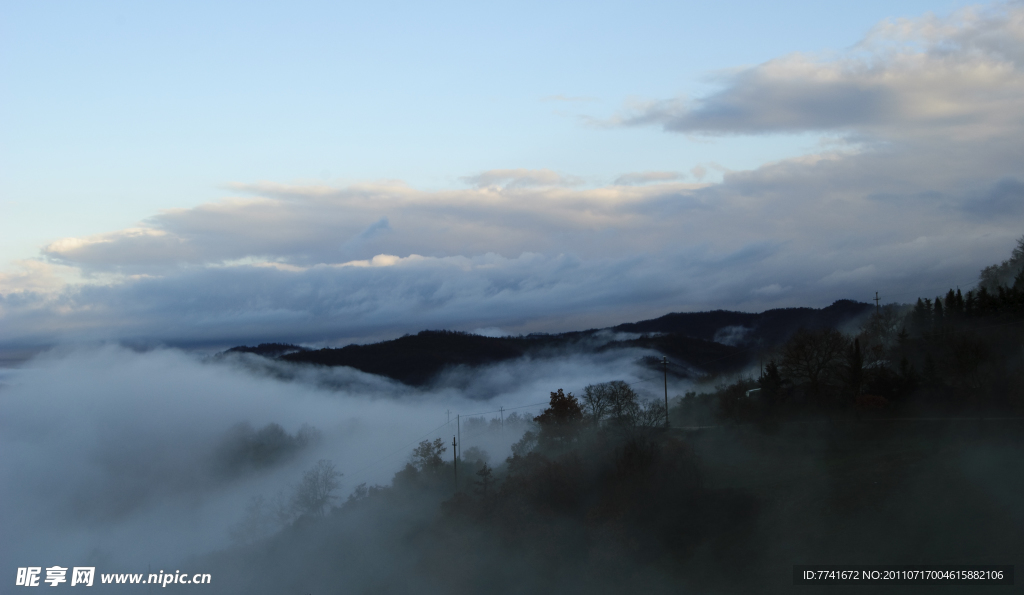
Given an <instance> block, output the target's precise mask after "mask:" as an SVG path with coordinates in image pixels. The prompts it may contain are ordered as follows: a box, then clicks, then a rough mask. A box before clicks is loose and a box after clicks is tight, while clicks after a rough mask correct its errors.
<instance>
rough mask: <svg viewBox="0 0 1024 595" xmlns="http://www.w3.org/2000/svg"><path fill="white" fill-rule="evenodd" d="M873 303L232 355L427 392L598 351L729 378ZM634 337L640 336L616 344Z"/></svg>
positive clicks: (260, 348) (274, 346) (270, 346)
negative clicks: (641, 354) (805, 332)
mask: <svg viewBox="0 0 1024 595" xmlns="http://www.w3.org/2000/svg"><path fill="white" fill-rule="evenodd" d="M871 308H873V306H871V305H870V304H865V303H860V302H854V301H851V300H839V301H837V302H835V303H834V304H832V305H831V306H828V307H827V308H821V309H815V308H783V309H777V310H768V311H765V312H762V313H760V314H750V313H746V312H729V311H726V310H715V311H713V312H693V313H673V314H666V315H665V316H662V317H660V318H655V319H652V320H643V321H640V322H633V323H628V324H620V325H618V326H615V327H612V328H610V329H591V330H586V331H574V332H567V333H557V334H546V333H536V334H531V335H525V336H518V337H484V336H481V335H474V334H470V333H464V332H457V331H446V330H439V331H422V332H420V333H417V334H415V335H406V336H404V337H400V338H398V339H392V340H390V341H382V342H379V343H372V344H369V345H348V346H346V347H341V348H324V349H317V350H312V349H308V348H305V347H301V346H298V345H290V344H285V343H262V344H260V345H257V346H256V347H247V346H239V347H233V348H231V349H228V350H227V351H226V352H225V353H252V354H255V355H260V356H263V357H267V358H271V359H277V360H281V361H287V362H292V363H305V364H315V365H322V366H348V367H351V368H355V369H357V370H361V371H363V372H367V373H369V374H377V375H380V376H386V377H388V378H392V379H394V380H398V381H399V382H402V383H405V384H408V385H410V386H424V385H426V384H429V383H430V382H431V381H433V380H434V379H435V378H436V377H437V375H438V374H439V373H440V372H441V371H442V370H444V369H446V368H452V367H456V366H470V367H473V366H480V365H485V364H493V363H497V362H501V361H507V360H512V359H516V358H519V357H523V356H527V355H529V356H531V357H545V356H550V355H554V354H556V353H559V352H563V351H566V350H572V351H576V352H598V351H607V350H609V349H623V348H645V349H651V350H654V351H657V352H658V353H661V354H663V355H665V356H667V357H669V358H670V359H671V360H673V361H677V362H680V363H685V364H687V365H688V366H692V367H693V368H696V369H699V370H701V371H703V372H726V371H730V370H738V369H741V368H742V367H743V366H745V365H746V364H747V363H748V362H749V360H750V358H751V357H753V355H752V354H750V353H749V349H748V347H749V346H751V345H757V344H760V345H763V346H765V347H770V346H772V345H776V344H778V343H781V342H782V341H785V340H786V339H787V338H788V337H789V335H790V334H792V333H793V332H794V331H796V330H797V329H798V328H800V327H806V328H821V327H833V328H835V327H841V326H843V325H845V324H847V323H849V322H852V321H854V320H855V319H857V318H859V317H860V316H863V315H864V314H867V313H868V312H870V311H871ZM609 332H612V333H630V334H633V335H640V336H639V337H635V336H634V337H628V336H627V337H615V336H614V335H610V334H609Z"/></svg>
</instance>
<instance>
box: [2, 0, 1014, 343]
mask: <svg viewBox="0 0 1024 595" xmlns="http://www.w3.org/2000/svg"><path fill="white" fill-rule="evenodd" d="M1022 57H1024V8H1021V7H1020V5H1018V4H1012V5H999V6H996V7H992V8H989V9H985V10H974V11H963V12H960V13H957V14H956V15H954V16H952V17H950V18H948V19H937V18H934V17H927V18H923V19H919V20H913V21H894V22H885V23H882V24H881V25H879V26H878V27H877V28H876V29H875V30H874V31H872V32H871V33H870V35H868V37H867V38H866V39H865V40H864V41H863V42H862V43H861V44H859V45H858V46H856V47H855V48H852V49H851V50H849V51H848V52H846V53H843V54H839V55H836V56H831V57H810V56H806V55H800V54H794V55H790V56H784V57H781V58H779V59H777V60H773V61H770V62H768V63H765V64H761V65H758V66H755V67H753V68H749V69H746V70H742V71H739V72H737V73H734V74H732V75H731V76H730V77H728V78H725V79H723V87H722V88H721V89H720V90H719V91H718V92H716V93H714V94H712V95H710V96H707V97H704V98H701V99H698V100H692V101H690V100H683V99H678V98H674V99H666V100H663V101H655V102H651V103H648V104H644V105H641V106H639V107H637V108H635V109H633V110H631V111H630V112H629V113H626V114H622V115H620V116H619V117H618V118H617V119H615V120H614V121H613V122H612V123H613V124H616V125H631V126H639V125H657V126H661V127H663V128H665V129H666V130H668V131H670V132H681V133H687V134H706V135H722V134H767V133H788V132H801V133H805V132H814V131H826V132H829V133H830V134H833V135H835V134H838V135H839V136H838V137H836V136H833V137H832V138H831V140H830V143H829V144H823V145H822V146H821V149H820V150H818V151H816V152H813V153H811V154H807V155H804V156H800V157H795V158H792V159H787V160H783V161H780V162H776V163H770V164H766V165H764V166H762V167H760V168H758V169H756V170H751V171H738V172H735V171H734V172H726V173H725V175H724V178H723V180H722V182H720V183H715V184H703V183H687V182H684V181H682V180H684V179H687V178H684V177H683V176H681V175H680V174H678V173H674V172H657V171H655V172H639V173H623V174H620V175H618V176H617V177H616V179H615V183H614V184H611V185H608V186H603V187H589V186H587V185H585V184H581V183H580V180H576V179H574V178H572V177H571V176H567V175H565V174H560V173H556V172H553V171H550V170H525V169H507V170H493V171H488V172H483V173H481V174H477V175H474V176H470V177H467V178H465V179H464V180H463V181H464V182H466V183H467V184H468V185H469V186H470V187H469V188H462V189H452V190H443V191H432V192H427V191H421V190H417V189H415V188H410V187H408V186H406V185H404V184H402V183H400V182H378V183H365V184H355V185H351V186H347V187H342V188H337V187H328V186H303V185H284V184H277V183H270V182H265V183H255V184H244V185H243V184H240V185H235V186H233V187H231V191H233V193H234V196H233V197H231V198H225V199H224V200H221V201H218V202H214V203H209V204H204V205H200V206H198V207H195V208H191V209H173V210H167V211H164V212H161V213H159V214H157V215H155V216H154V217H152V218H150V219H148V220H146V221H143V222H142V223H140V224H139V225H137V226H135V227H133V228H131V229H124V230H119V231H112V232H110V233H106V234H101V235H98V236H91V237H83V238H66V239H62V240H59V241H55V242H53V243H51V244H50V245H48V246H46V247H45V248H44V249H43V258H42V259H41V260H40V261H33V262H30V263H26V266H28V267H29V269H26V270H25V272H24V273H21V274H8V275H7V276H5V277H3V278H0V320H2V321H3V325H4V327H5V334H4V338H3V339H2V341H3V342H4V344H5V345H7V346H17V345H26V344H40V343H49V342H55V341H60V340H68V339H71V340H95V339H118V340H134V341H141V342H147V341H148V342H154V341H155V342H160V341H165V342H174V343H181V344H187V343H190V342H191V343H208V342H218V341H220V342H223V343H231V342H241V341H255V340H290V341H305V342H310V343H316V342H336V341H342V340H350V339H360V338H362V339H368V338H379V337H386V336H392V335H394V334H401V333H404V332H413V331H416V330H419V329H422V328H428V327H434V328H436V327H446V328H457V329H464V330H471V329H474V328H483V327H500V328H502V329H504V330H506V331H510V332H520V331H531V330H564V329H567V328H572V327H574V326H600V325H604V324H613V323H616V322H622V321H625V320H629V319H635V318H639V317H643V316H653V315H657V314H660V313H663V312H665V311H669V310H693V309H703V308H741V309H750V310H757V309H763V308H768V307H774V306H782V305H824V304H827V303H829V302H831V301H832V300H834V299H838V298H854V299H864V300H867V299H869V298H871V297H873V296H874V292H875V291H879V292H880V294H881V295H882V296H883V299H886V300H887V301H888V300H892V301H899V300H901V299H902V300H911V299H914V298H915V297H917V295H918V292H920V293H921V294H924V295H928V294H929V293H932V294H934V293H938V292H940V291H942V292H944V290H945V288H948V287H951V286H955V285H960V286H961V287H964V286H967V285H970V283H971V282H972V281H973V280H974V279H975V278H976V275H977V271H978V270H979V269H980V268H982V267H983V266H986V265H988V264H991V263H993V262H998V261H1000V260H1002V259H1004V258H1006V256H1007V255H1008V254H1009V250H1010V249H1011V248H1012V246H1013V245H1014V240H1015V239H1016V238H1017V237H1019V236H1020V235H1021V233H1022V232H1024V229H1022V226H1021V225H1020V221H1021V215H1024V182H1022V180H1021V174H1020V171H1019V170H1020V164H1021V163H1024V141H1022V140H1021V139H1024V102H1021V101H1020V99H1019V98H1020V97H1022V96H1024V75H1022V72H1021V59H1022ZM692 173H693V176H694V179H696V180H698V181H699V180H701V179H702V178H703V176H704V174H705V173H706V172H705V171H704V170H699V171H698V170H697V169H696V168H695V169H694V170H693V172H692ZM74 275H79V277H80V278H78V279H77V280H76V281H75V282H72V283H66V282H65V281H66V280H67V279H68V277H69V276H71V277H74Z"/></svg>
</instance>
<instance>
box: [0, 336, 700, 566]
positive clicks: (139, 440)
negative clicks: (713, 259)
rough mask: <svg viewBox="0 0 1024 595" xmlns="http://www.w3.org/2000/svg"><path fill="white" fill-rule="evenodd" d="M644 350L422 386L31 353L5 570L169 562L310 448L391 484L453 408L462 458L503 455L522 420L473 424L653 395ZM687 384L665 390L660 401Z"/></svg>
mask: <svg viewBox="0 0 1024 595" xmlns="http://www.w3.org/2000/svg"><path fill="white" fill-rule="evenodd" d="M643 355H647V353H646V352H643V351H639V350H631V351H617V352H608V353H604V354H598V355H593V354H590V355H580V354H564V355H562V356H559V357H551V358H547V359H535V360H529V359H523V360H517V361H513V362H506V363H502V364H498V365H492V366H487V367H483V368H478V369H458V370H454V371H450V372H448V373H447V374H445V375H444V376H443V381H442V386H437V387H434V388H431V389H427V390H421V389H414V388H410V387H407V386H404V385H402V384H399V383H397V382H393V381H390V380H387V379H384V378H380V377H377V376H372V375H368V374H364V373H361V372H358V371H356V370H352V369H349V368H334V369H326V368H314V367H293V366H287V365H284V364H280V363H277V362H272V361H269V360H264V359H261V358H258V357H255V356H248V355H245V356H238V357H231V358H222V359H219V358H201V357H198V356H195V355H193V354H190V353H186V352H182V351H177V350H156V351H149V352H144V353H139V352H134V351H130V350H126V349H123V348H120V347H116V346H104V347H100V348H91V349H85V348H78V349H68V350H57V351H54V352H50V353H47V354H44V355H41V356H38V357H36V358H35V359H33V360H31V361H29V362H27V363H26V364H24V365H23V366H22V367H20V368H17V369H12V370H5V371H4V375H3V377H0V450H2V452H3V453H4V456H3V457H2V459H0V526H2V528H3V529H2V531H3V535H4V538H3V539H2V540H0V560H2V561H3V566H4V568H3V572H4V573H5V574H7V575H8V576H13V575H14V573H15V568H16V567H19V566H43V567H46V566H50V565H60V566H68V567H70V566H97V567H98V568H97V572H101V571H103V570H104V569H107V570H108V571H121V572H146V571H147V569H149V568H152V569H153V571H154V572H156V570H157V569H167V568H173V567H174V565H175V564H176V563H177V562H179V561H181V560H183V559H185V558H187V557H189V556H194V555H198V554H202V553H205V552H208V551H211V550H215V549H218V548H221V547H224V546H226V545H228V544H229V543H231V541H230V537H229V532H230V529H231V527H232V526H233V525H236V524H237V523H239V522H240V520H241V519H242V517H243V515H244V512H245V509H246V505H247V503H248V502H251V501H252V499H253V498H254V497H259V496H263V497H265V498H266V500H267V501H268V502H269V501H273V500H274V498H277V497H279V495H281V496H280V497H286V495H287V494H288V493H289V491H290V490H292V489H293V487H294V486H295V485H296V484H297V483H298V482H299V480H300V478H301V477H302V475H303V472H304V471H305V470H306V469H308V468H310V467H311V466H312V465H313V464H315V463H316V461H318V460H320V459H328V460H330V461H332V462H333V463H334V464H335V465H336V467H337V470H338V471H340V472H341V473H343V474H344V476H343V477H342V478H341V480H342V483H341V489H340V490H339V492H338V495H339V496H340V497H341V499H342V500H343V499H344V498H345V496H347V495H348V494H349V493H351V492H352V490H353V488H355V487H356V486H357V485H359V484H361V483H364V482H366V483H368V484H370V485H373V484H376V483H385V484H386V483H388V482H389V481H390V479H391V477H392V475H393V474H394V473H395V472H396V471H397V470H399V469H400V468H401V467H402V466H404V464H405V463H406V461H407V460H408V459H409V455H410V452H411V450H412V449H413V447H414V446H415V445H416V444H417V443H418V442H419V441H420V440H424V439H433V438H442V439H443V440H444V441H445V442H446V444H448V445H450V444H451V440H452V436H453V434H455V433H456V432H457V430H456V425H455V420H456V415H457V414H458V415H461V416H462V422H463V423H462V431H461V433H462V440H463V449H462V450H463V454H464V455H465V454H466V451H467V450H468V449H470V448H471V447H477V448H479V449H482V450H483V451H485V452H486V453H488V454H489V456H490V461H491V462H492V464H497V463H500V462H501V461H502V460H504V458H505V457H506V456H508V454H509V446H510V445H511V444H512V443H513V442H514V441H515V440H517V439H518V438H519V437H520V435H521V433H522V432H523V430H524V427H523V425H522V424H519V425H516V424H515V423H514V421H515V418H513V422H512V423H506V425H505V428H504V431H502V430H501V429H500V428H499V427H498V426H497V425H492V424H490V423H488V424H486V425H485V424H482V423H480V422H479V420H478V421H473V420H472V419H471V418H473V417H477V418H483V420H484V421H488V422H489V421H490V420H491V419H498V418H500V417H501V416H502V415H503V416H504V418H505V419H506V420H508V417H509V415H510V414H514V413H518V414H519V415H520V416H524V415H525V416H530V417H532V416H534V415H537V413H538V412H539V411H540V410H541V409H543V408H544V405H545V404H546V403H547V400H548V394H549V393H550V392H551V391H554V390H557V389H559V388H563V389H565V390H566V391H567V392H570V391H571V392H573V393H578V392H580V391H581V390H582V388H583V387H584V386H586V385H588V384H591V383H598V382H605V381H609V380H614V379H622V380H625V381H627V382H629V383H631V384H633V385H634V386H635V387H636V388H637V389H638V391H639V392H641V394H644V395H645V396H646V397H649V398H655V397H657V398H661V396H662V390H663V387H662V378H661V375H660V374H658V373H657V372H655V371H651V370H649V369H645V368H643V367H641V366H639V365H638V363H637V362H638V359H639V358H640V357H642V356H643ZM682 389H683V387H682V386H671V385H670V393H671V394H672V395H676V394H679V393H680V392H682ZM645 393H646V394H645ZM499 407H504V413H503V414H499V413H498V412H497V411H495V410H497V409H498V408H499ZM449 412H450V414H449ZM481 412H487V413H484V414H483V415H475V416H474V415H473V414H479V413H481ZM449 415H450V419H451V423H448V420H449ZM271 424H278V425H279V427H277V426H273V425H271ZM495 428H499V429H497V430H495ZM451 454H452V453H451V449H450V446H449V450H448V451H447V452H446V453H445V455H446V456H448V457H450V456H451Z"/></svg>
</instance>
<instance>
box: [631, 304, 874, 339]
mask: <svg viewBox="0 0 1024 595" xmlns="http://www.w3.org/2000/svg"><path fill="white" fill-rule="evenodd" d="M872 308H874V306H872V305H871V304H865V303H863V302H855V301H853V300H838V301H836V302H834V303H833V304H832V305H831V306H828V307H826V308H820V309H816V308H778V309H775V310H765V311H764V312H761V313H760V314H751V313H749V312H730V311H728V310H713V311H711V312H682V313H672V314H666V315H664V316H661V317H659V318H654V319H651V320H641V321H640V322H629V323H626V324H620V325H618V326H615V327H612V329H613V330H616V331H620V332H624V333H680V334H683V335H686V336H688V337H695V338H698V339H704V340H706V341H715V340H717V339H716V335H717V334H719V333H720V332H721V331H722V329H726V328H729V327H742V328H747V329H750V330H749V332H747V333H744V336H743V338H742V343H757V342H758V340H760V341H761V343H762V344H763V345H777V344H779V343H782V342H783V341H785V340H786V339H788V338H789V336H790V335H791V334H793V332H794V331H795V330H797V329H798V328H801V327H803V328H808V329H815V328H839V327H841V326H843V325H845V324H847V323H849V322H852V321H854V320H856V319H857V318H859V317H861V316H864V315H865V314H868V313H869V312H871V309H872Z"/></svg>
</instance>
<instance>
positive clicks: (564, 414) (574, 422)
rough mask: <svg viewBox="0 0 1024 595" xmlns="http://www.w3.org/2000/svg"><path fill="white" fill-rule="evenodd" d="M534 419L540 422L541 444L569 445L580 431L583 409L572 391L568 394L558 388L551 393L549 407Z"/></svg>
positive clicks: (546, 445) (539, 438) (547, 445)
mask: <svg viewBox="0 0 1024 595" xmlns="http://www.w3.org/2000/svg"><path fill="white" fill-rule="evenodd" d="M534 421H536V422H537V423H538V424H540V436H539V437H538V443H539V445H540V446H542V447H552V446H556V447H557V446H567V445H568V444H569V443H571V442H572V441H574V440H575V439H576V435H577V434H578V433H579V429H580V423H581V422H582V421H583V410H582V409H580V404H579V401H577V400H576V397H574V396H572V393H569V394H568V395H566V394H565V393H564V392H563V391H562V389H558V392H556V393H551V402H550V404H549V405H548V408H547V409H545V410H544V412H543V413H541V414H540V415H538V416H537V417H535V418H534Z"/></svg>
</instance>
